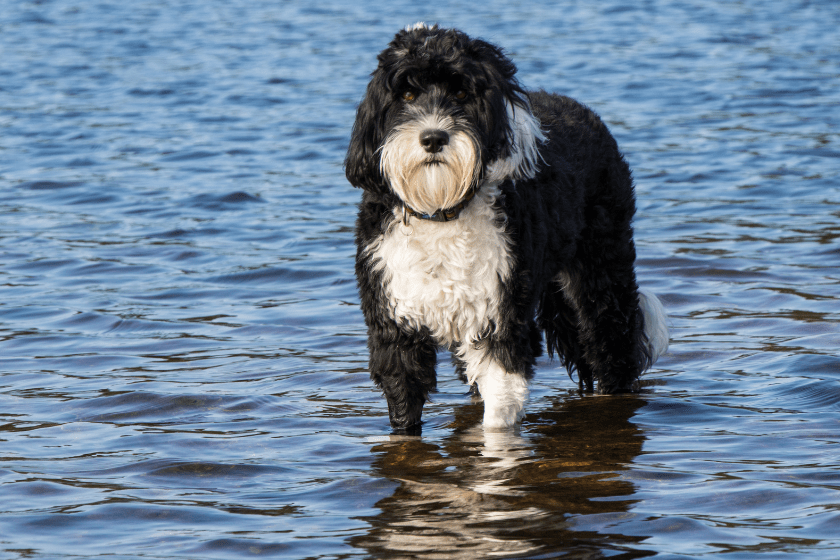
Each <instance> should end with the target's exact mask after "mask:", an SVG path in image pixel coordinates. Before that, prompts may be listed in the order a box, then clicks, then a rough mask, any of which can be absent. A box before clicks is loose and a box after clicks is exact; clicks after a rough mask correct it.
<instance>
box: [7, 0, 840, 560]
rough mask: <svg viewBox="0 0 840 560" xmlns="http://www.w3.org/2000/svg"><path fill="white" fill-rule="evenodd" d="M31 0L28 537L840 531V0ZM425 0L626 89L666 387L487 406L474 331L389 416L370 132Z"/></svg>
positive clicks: (605, 94)
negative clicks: (373, 77) (374, 351)
mask: <svg viewBox="0 0 840 560" xmlns="http://www.w3.org/2000/svg"><path fill="white" fill-rule="evenodd" d="M0 7H2V9H0V212H2V220H0V254H1V255H2V259H0V336H1V337H2V338H1V339H0V389H2V393H0V555H1V556H2V557H3V558H98V557H106V556H107V557H109V558H141V557H142V558H172V557H189V558H249V557H260V556H264V557H276V558H293V559H299V558H323V559H326V558H362V557H375V558H394V559H396V558H428V559H433V558H470V559H474V558H487V557H491V556H495V557H517V558H520V557H521V558H554V557H564V558H566V557H568V558H598V557H618V558H638V557H645V556H653V555H658V556H660V557H662V558H675V557H686V558H688V557H691V558H697V557H706V556H712V555H725V556H726V557H730V558H745V557H750V556H753V555H755V554H758V553H761V554H763V555H764V556H765V557H769V558H782V557H785V558H788V557H790V558H800V557H810V558H826V559H829V558H831V559H833V558H837V557H840V536H838V535H840V459H838V458H839V457H840V446H838V444H839V443H840V421H838V412H840V410H838V409H840V383H838V377H840V358H838V346H840V344H838V343H840V330H838V326H839V325H840V266H838V257H840V250H839V249H838V237H840V189H838V175H839V173H838V161H839V159H838V158H840V137H839V135H840V132H838V130H839V129H838V125H840V35H838V33H837V28H838V26H840V4H837V3H834V2H771V1H769V0H765V1H756V2H749V3H746V2H723V1H712V2H699V1H684V2H679V1H674V2H666V1H664V0H662V1H658V0H652V1H645V2H630V1H628V0H607V1H605V2H601V3H595V4H592V3H587V2H575V1H569V2H567V3H565V4H555V3H552V2H527V3H522V4H519V3H517V2H511V1H510V0H504V1H502V0H490V1H488V2H483V3H481V4H479V5H476V4H475V3H471V2H462V1H457V0H456V1H454V2H451V3H447V6H446V7H445V8H444V7H436V6H434V5H432V6H429V5H425V4H423V3H415V2H404V1H401V0H400V1H391V2H387V3H386V2H381V3H378V2H377V3H373V4H370V3H367V4H364V5H363V4H361V3H359V4H356V5H348V4H347V3H344V2H337V1H335V0H332V1H327V2H321V3H318V4H317V5H316V4H314V3H309V2H296V1H292V2H274V1H271V2H269V1H248V2H245V1H242V0H238V1H236V0H235V1H230V0H226V1H224V2H222V1H218V0H206V1H201V2H200V1H193V2H189V1H184V2H163V1H151V0H138V1H136V2H132V3H120V2H115V1H102V2H96V3H73V2H68V1H65V0H56V1H39V2H11V1H4V2H2V3H0ZM418 20H425V21H439V22H441V23H442V24H445V25H454V26H458V27H461V28H463V29H465V30H466V31H468V32H470V33H471V34H474V35H477V36H482V37H485V38H487V39H490V40H492V41H495V42H497V43H500V44H502V45H504V46H505V47H506V49H507V51H508V52H509V54H510V55H511V57H512V58H513V59H514V60H515V62H516V63H517V64H518V66H519V69H520V74H519V75H520V79H521V80H522V82H523V83H524V84H526V85H527V86H528V87H532V88H537V87H542V88H546V89H550V90H556V91H560V92H563V93H565V94H568V95H571V96H573V97H576V98H578V99H580V100H582V101H584V102H586V103H587V104H589V105H591V106H592V107H593V108H595V109H596V110H597V111H598V112H599V113H600V114H601V115H602V116H603V118H604V119H605V120H606V121H607V122H608V123H609V124H610V126H611V128H612V130H613V132H614V134H615V136H616V137H617V138H618V140H619V144H620V145H621V147H622V149H623V150H624V152H625V154H626V156H627V159H628V161H629V162H630V164H631V166H632V167H633V169H634V174H635V177H636V182H637V192H638V206H639V212H638V215H637V219H636V224H635V225H636V238H637V248H638V253H639V261H638V274H639V278H640V281H641V283H642V284H643V285H645V286H647V287H649V288H651V289H652V290H653V291H655V292H656V293H658V294H659V295H660V296H661V298H662V300H663V302H664V303H665V305H666V307H667V310H668V312H669V314H670V317H671V319H670V320H671V324H672V335H673V336H672V343H671V349H670V351H669V353H668V354H667V355H665V356H664V357H663V358H661V359H660V361H659V362H658V363H657V365H656V366H655V368H654V370H653V371H651V372H650V373H648V374H647V375H646V377H645V381H646V386H645V390H644V391H643V392H642V393H641V394H639V395H634V396H618V397H584V398H581V397H579V396H578V395H577V394H576V393H575V391H574V388H575V384H574V383H573V382H572V381H570V380H569V378H568V377H567V375H566V374H565V372H564V371H563V370H562V369H561V368H560V367H559V366H558V364H557V363H551V362H549V361H548V360H547V359H544V360H542V361H541V362H540V364H539V369H538V373H537V377H536V380H535V383H534V388H533V392H532V400H531V403H530V405H529V409H528V410H529V413H528V415H527V416H526V418H525V420H524V422H523V425H522V428H521V431H520V432H519V433H516V434H485V433H484V432H483V430H482V429H481V427H480V424H479V423H480V420H481V411H482V405H481V404H480V403H476V402H472V401H471V399H470V397H469V396H467V395H465V388H464V386H463V385H461V383H460V382H459V381H457V380H456V378H455V375H454V374H453V373H452V371H450V369H451V368H448V367H445V366H444V367H441V368H440V372H439V374H440V381H439V389H440V391H439V393H438V394H436V395H435V396H434V401H433V402H432V403H430V404H429V405H427V407H426V411H425V415H424V418H425V420H426V423H425V425H424V428H423V435H422V437H419V438H417V437H415V438H412V437H397V436H391V435H390V434H389V427H388V420H387V409H386V406H385V402H384V400H383V399H382V398H381V397H380V396H379V395H378V394H377V392H376V391H375V390H374V388H373V387H372V385H371V383H370V381H369V380H368V374H367V371H366V367H367V353H366V349H365V329H364V325H363V320H362V316H361V313H360V311H359V307H358V296H357V294H356V288H355V280H354V278H353V253H354V248H353V240H352V229H353V221H354V211H355V205H356V203H357V201H358V199H359V192H358V191H356V190H354V189H352V188H351V187H350V186H349V185H348V184H347V183H346V181H345V179H344V176H343V171H342V168H341V163H342V160H343V156H344V151H345V149H346V145H347V138H348V135H349V129H350V126H351V124H352V119H353V116H354V108H355V105H356V103H357V102H358V101H359V99H360V98H361V95H362V92H363V90H364V87H365V84H366V80H367V75H368V73H369V72H370V71H371V70H372V69H373V66H374V65H375V55H376V53H377V52H378V51H379V50H381V49H382V48H383V47H384V46H385V44H387V42H388V41H389V40H390V38H391V36H392V34H393V33H394V32H395V31H396V30H397V29H398V28H400V27H402V26H404V25H406V24H408V23H412V22H415V21H418Z"/></svg>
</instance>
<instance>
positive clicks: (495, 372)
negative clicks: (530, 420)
mask: <svg viewBox="0 0 840 560" xmlns="http://www.w3.org/2000/svg"><path fill="white" fill-rule="evenodd" d="M458 357H459V358H461V359H462V360H463V361H464V363H465V364H466V365H467V377H468V380H469V382H470V383H471V384H472V383H476V384H477V385H478V391H479V393H481V398H482V399H484V429H485V430H488V429H489V430H499V429H507V428H512V427H513V426H515V425H516V424H517V423H519V421H521V420H522V417H523V416H524V415H525V403H526V402H527V401H528V394H529V391H528V380H527V379H525V377H524V376H523V375H519V374H511V373H508V372H507V371H505V369H504V368H503V367H502V365H501V364H500V363H499V362H498V361H496V360H495V359H493V358H492V357H491V356H489V355H488V354H487V353H486V352H485V351H484V350H483V349H481V347H480V344H479V345H476V344H474V343H470V344H464V345H462V346H461V347H460V348H459V349H458Z"/></svg>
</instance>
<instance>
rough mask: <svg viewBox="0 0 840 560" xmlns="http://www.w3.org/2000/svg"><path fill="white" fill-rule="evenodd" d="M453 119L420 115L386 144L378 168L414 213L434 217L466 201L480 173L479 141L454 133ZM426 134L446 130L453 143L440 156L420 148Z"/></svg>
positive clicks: (462, 133)
mask: <svg viewBox="0 0 840 560" xmlns="http://www.w3.org/2000/svg"><path fill="white" fill-rule="evenodd" d="M454 125H455V122H454V120H453V119H452V117H448V116H446V115H441V114H439V113H435V114H432V115H419V116H418V117H417V118H415V119H412V120H411V121H409V122H407V123H406V124H404V125H401V126H399V127H397V128H395V129H394V130H393V131H392V132H391V134H389V135H388V138H386V139H385V143H384V144H383V146H382V153H381V158H380V166H381V170H382V175H383V176H384V177H386V178H387V179H388V182H389V183H390V185H391V188H392V189H393V191H394V193H396V195H397V196H399V197H400V199H401V200H402V201H403V202H405V203H406V204H407V205H408V206H409V207H410V208H411V209H412V210H415V211H416V212H420V213H423V214H433V213H435V212H436V211H438V210H443V209H446V208H451V207H453V206H455V205H457V204H458V203H459V202H461V201H462V200H463V199H464V197H466V195H467V193H468V192H469V190H470V188H471V187H472V186H474V185H475V184H476V183H477V181H478V177H479V175H480V173H481V155H480V148H479V146H478V141H477V140H476V139H475V138H473V137H472V136H471V135H470V134H469V133H467V132H466V131H464V130H460V129H456V128H455V126H454ZM424 130H442V131H445V132H447V133H448V134H449V143H448V144H447V145H445V146H443V149H442V150H441V151H440V152H438V153H436V154H430V153H428V152H427V151H426V150H425V149H424V148H423V146H421V145H420V142H419V138H420V134H421V133H422V132H423V131H424Z"/></svg>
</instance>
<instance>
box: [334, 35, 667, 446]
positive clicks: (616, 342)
mask: <svg viewBox="0 0 840 560" xmlns="http://www.w3.org/2000/svg"><path fill="white" fill-rule="evenodd" d="M515 72H516V68H515V66H514V65H513V63H512V62H511V61H510V60H509V59H508V58H507V57H506V56H505V55H504V54H503V52H502V51H501V49H499V48H498V47H495V46H493V45H491V44H489V43H486V42H484V41H481V40H477V39H471V38H469V37H468V36H466V35H465V34H463V33H462V32H460V31H457V30H444V29H438V28H437V27H431V28H427V27H421V28H417V29H413V30H406V31H402V32H400V33H398V34H397V35H396V37H395V39H394V40H393V41H392V43H391V44H390V45H389V46H388V48H387V49H385V50H384V51H383V52H382V53H381V54H380V55H379V66H378V68H377V69H376V70H375V71H374V72H373V74H372V79H371V81H370V84H369V85H368V88H367V92H366V94H365V97H364V100H363V101H362V102H361V104H360V106H359V108H358V113H357V116H356V121H355V124H354V126H353V132H352V138H351V142H350V147H349V150H348V153H347V158H346V161H345V169H346V174H347V178H348V180H349V181H350V183H351V184H353V185H354V186H356V187H361V188H363V189H364V192H363V194H362V200H361V203H360V206H359V215H358V220H357V222H356V242H357V246H358V251H357V258H356V275H357V278H358V283H359V291H360V295H361V302H362V311H363V313H364V316H365V320H366V323H367V326H368V333H369V340H368V346H369V349H370V371H371V377H372V379H373V381H374V382H375V383H376V385H377V386H379V387H380V388H381V389H382V390H383V391H384V393H385V396H386V398H387V400H388V408H389V414H390V419H391V424H392V426H393V427H394V428H396V429H403V430H411V429H412V428H413V427H415V426H419V423H420V418H421V413H422V407H423V404H424V402H425V401H426V400H427V398H428V395H429V393H430V392H433V391H434V390H435V387H436V377H435V365H436V349H437V347H438V341H436V340H434V339H433V338H432V336H431V334H430V332H429V329H427V328H425V327H424V328H421V329H419V330H412V329H410V328H408V327H406V326H405V324H402V323H398V322H397V321H396V320H395V319H394V318H393V317H391V316H390V315H389V309H388V300H387V297H386V295H385V292H384V289H385V288H384V285H383V279H382V273H381V272H377V271H376V270H375V269H374V264H375V263H373V262H371V257H370V255H369V254H367V253H366V251H365V248H366V247H368V246H369V245H370V244H371V243H372V242H373V241H374V240H375V239H376V238H377V237H378V236H380V235H382V234H383V233H384V232H385V231H386V230H387V228H388V227H389V226H390V225H391V224H392V222H394V219H395V218H394V209H395V208H399V207H400V205H401V204H402V202H401V201H400V199H399V198H398V197H397V196H396V194H395V193H394V192H393V191H392V190H391V188H390V187H389V185H388V182H387V181H386V180H385V178H383V176H382V173H381V171H380V167H379V150H380V148H381V147H382V144H383V141H384V140H385V137H386V135H387V134H388V131H389V130H391V129H392V128H393V127H394V126H396V125H397V124H398V123H399V122H401V121H400V119H402V118H404V112H403V111H402V110H401V103H402V100H401V99H400V94H401V93H402V92H403V91H404V90H405V89H406V88H413V89H416V90H421V91H430V90H431V89H432V88H437V90H440V91H444V92H445V91H454V90H459V89H464V90H466V91H468V92H469V93H470V100H469V102H467V103H464V104H462V105H459V106H457V107H454V108H452V111H453V114H456V115H457V118H458V119H459V122H463V123H464V126H469V127H471V128H472V130H473V131H474V132H475V134H476V136H477V138H478V139H479V143H480V145H481V163H482V169H484V168H485V166H486V165H487V164H488V163H490V162H492V161H494V160H496V159H498V158H500V157H502V158H504V157H507V156H508V155H509V154H510V153H511V149H512V147H511V141H512V138H513V131H512V130H511V124H510V123H509V122H508V118H507V113H506V109H505V103H506V101H507V102H519V103H520V104H521V105H522V106H525V107H527V106H528V105H530V108H531V111H532V112H533V114H534V116H536V117H537V118H538V119H539V122H540V124H541V129H542V131H543V132H544V134H545V136H546V140H545V142H544V143H541V144H540V145H539V153H540V161H539V168H538V172H537V174H536V175H535V176H534V177H533V178H530V179H519V180H516V181H513V180H508V181H505V182H504V183H503V184H502V186H501V191H502V196H501V197H500V198H499V199H498V202H497V204H498V205H499V206H500V210H501V214H502V215H503V216H504V218H505V219H506V226H505V227H506V231H507V233H508V234H509V236H510V238H511V240H512V242H513V246H514V250H513V252H514V257H515V260H514V266H513V274H511V276H510V281H509V282H507V283H505V284H503V285H502V290H503V294H502V299H503V302H504V303H503V305H502V306H501V309H502V313H501V316H500V318H499V321H498V323H499V324H495V325H493V329H492V332H490V333H487V336H486V337H485V338H483V339H482V340H481V341H480V342H479V344H484V345H486V347H487V350H488V351H489V352H490V353H491V354H492V356H493V357H495V358H496V359H497V360H498V361H499V363H501V364H503V365H504V367H505V369H506V370H507V371H508V372H510V373H511V374H519V375H524V376H526V377H530V376H531V375H532V374H533V367H534V363H535V358H536V357H537V356H539V355H540V353H541V352H542V336H541V332H544V333H545V339H546V344H547V347H548V351H549V353H550V354H551V355H554V354H555V353H556V354H558V355H559V356H560V358H561V360H562V362H563V364H564V365H565V366H566V367H567V369H568V370H569V372H570V374H571V372H572V371H577V374H578V376H579V382H580V387H581V389H582V390H586V391H592V390H593V388H594V386H593V385H594V383H593V382H597V386H598V390H599V391H600V392H602V393H614V392H620V391H632V390H635V389H636V387H637V379H638V377H639V375H640V374H641V372H642V370H643V369H645V368H646V367H647V366H649V365H650V361H651V357H650V355H649V351H648V347H647V344H646V340H645V336H644V334H643V320H644V319H643V315H642V313H641V311H640V309H639V296H638V293H637V285H636V277H635V272H634V261H635V256H636V254H635V248H634V244H633V230H632V227H631V220H632V218H633V214H634V212H635V202H634V190H633V183H632V179H631V174H630V169H629V167H628V165H627V164H626V162H625V160H624V158H623V157H622V155H621V153H620V152H619V150H618V146H617V145H616V142H615V140H614V139H613V137H612V136H611V135H610V133H609V131H608V130H607V127H606V126H605V125H604V124H603V122H602V121H601V120H600V119H599V118H598V116H597V115H596V114H595V113H594V112H593V111H591V110H590V109H588V108H586V107H584V106H583V105H581V104H579V103H578V102H576V101H574V100H572V99H570V98H568V97H563V96H559V95H553V94H549V93H546V92H543V91H538V92H526V91H525V90H524V89H522V87H521V86H520V85H519V83H518V82H517V81H516V78H515V77H514V74H515ZM435 99H437V102H440V98H439V97H436V98H435ZM482 178H483V177H479V179H478V181H479V183H480V182H481V180H482ZM557 278H562V279H563V281H561V282H558V281H557ZM561 287H562V288H563V289H561ZM456 366H458V367H459V372H460V374H461V375H462V377H463V365H462V364H461V365H459V364H457V363H456Z"/></svg>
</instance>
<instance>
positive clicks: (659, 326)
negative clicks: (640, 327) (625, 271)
mask: <svg viewBox="0 0 840 560" xmlns="http://www.w3.org/2000/svg"><path fill="white" fill-rule="evenodd" d="M639 310H640V311H641V312H642V317H643V318H644V322H645V329H644V335H645V346H646V354H647V360H646V363H645V367H644V368H643V369H648V368H649V367H650V366H652V365H653V364H654V363H655V362H656V360H657V359H658V358H659V356H661V355H662V354H664V353H665V351H666V350H668V341H669V335H668V316H667V315H666V314H665V308H664V307H662V302H660V301H659V298H658V297H656V296H655V295H654V294H653V292H651V291H649V290H645V289H641V288H640V289H639Z"/></svg>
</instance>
